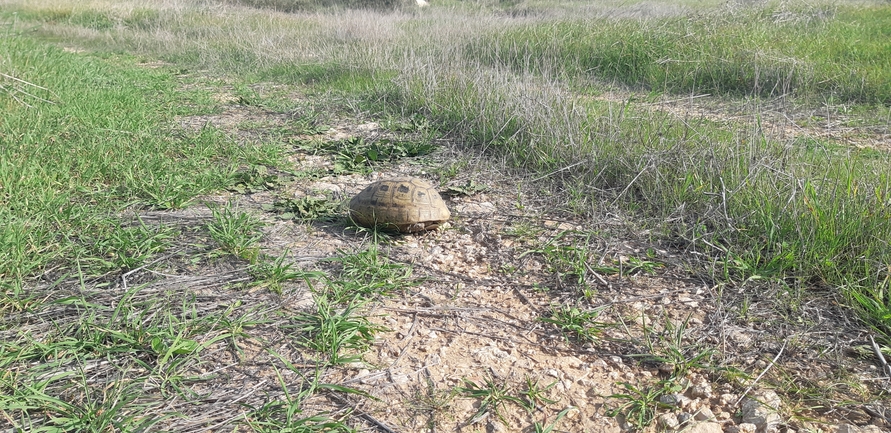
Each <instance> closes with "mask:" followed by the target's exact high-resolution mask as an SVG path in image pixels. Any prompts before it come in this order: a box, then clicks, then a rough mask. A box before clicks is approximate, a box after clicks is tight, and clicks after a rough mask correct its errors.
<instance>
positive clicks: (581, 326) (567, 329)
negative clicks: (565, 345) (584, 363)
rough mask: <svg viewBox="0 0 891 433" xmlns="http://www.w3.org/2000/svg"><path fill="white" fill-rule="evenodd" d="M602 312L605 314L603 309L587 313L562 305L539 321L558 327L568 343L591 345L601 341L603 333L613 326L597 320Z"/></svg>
mask: <svg viewBox="0 0 891 433" xmlns="http://www.w3.org/2000/svg"><path fill="white" fill-rule="evenodd" d="M601 312H603V308H595V309H593V310H587V311H585V310H581V309H579V308H577V307H570V306H566V305H561V306H559V307H551V313H550V315H548V316H546V317H541V318H539V319H538V320H539V321H541V322H544V323H550V324H553V325H556V326H557V328H558V329H560V332H561V333H562V334H563V337H564V338H566V340H567V341H575V342H578V343H591V342H594V341H597V340H599V339H600V335H601V334H602V333H603V331H604V330H605V329H606V328H609V327H611V326H612V325H611V324H609V323H606V322H599V321H597V320H595V319H597V317H599V316H600V313H601Z"/></svg>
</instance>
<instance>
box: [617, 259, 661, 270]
mask: <svg viewBox="0 0 891 433" xmlns="http://www.w3.org/2000/svg"><path fill="white" fill-rule="evenodd" d="M622 265H623V267H621V268H620V272H619V273H620V274H621V275H634V274H636V273H638V272H642V273H645V274H648V275H654V274H655V273H656V269H659V268H662V267H664V266H665V265H663V264H662V263H659V262H654V261H651V260H645V259H639V258H637V257H633V256H632V257H628V260H627V261H626V262H625V263H622Z"/></svg>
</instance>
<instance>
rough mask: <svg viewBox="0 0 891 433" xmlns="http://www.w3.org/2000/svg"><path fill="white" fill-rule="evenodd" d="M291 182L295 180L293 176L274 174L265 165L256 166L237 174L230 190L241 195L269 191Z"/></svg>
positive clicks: (233, 178)
mask: <svg viewBox="0 0 891 433" xmlns="http://www.w3.org/2000/svg"><path fill="white" fill-rule="evenodd" d="M291 180H293V176H289V175H282V174H274V173H271V172H270V171H269V168H268V167H266V166H265V165H261V164H256V165H252V166H251V167H250V168H248V169H247V170H244V171H239V172H237V173H235V174H234V175H233V177H232V184H231V185H230V186H229V190H230V191H234V192H237V193H239V194H247V193H254V192H259V191H269V190H273V189H276V188H278V187H280V186H282V185H283V184H285V183H287V182H290V181H291Z"/></svg>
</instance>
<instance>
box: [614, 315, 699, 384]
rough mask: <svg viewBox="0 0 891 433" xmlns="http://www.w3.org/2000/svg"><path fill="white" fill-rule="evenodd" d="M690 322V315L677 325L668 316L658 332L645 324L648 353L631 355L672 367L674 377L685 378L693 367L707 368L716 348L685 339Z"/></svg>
mask: <svg viewBox="0 0 891 433" xmlns="http://www.w3.org/2000/svg"><path fill="white" fill-rule="evenodd" d="M689 322H690V316H687V318H686V319H684V321H683V322H681V323H680V324H677V325H675V324H674V323H673V322H671V320H669V319H668V318H666V319H665V322H664V325H663V329H662V331H661V332H658V333H654V332H653V329H652V328H650V327H648V326H646V325H644V335H645V336H646V342H645V344H646V346H647V352H648V353H645V354H638V355H631V356H633V357H636V358H639V359H643V360H644V361H648V362H655V363H658V364H661V365H664V366H668V367H671V369H672V374H671V377H672V378H683V377H685V376H686V374H687V373H688V372H689V371H691V370H693V369H697V368H707V367H708V362H709V361H710V360H711V358H712V356H713V355H714V350H713V349H711V348H708V347H703V346H702V345H699V344H690V343H688V342H686V341H685V340H686V334H687V326H688V325H689ZM654 334H655V338H654V337H653V335H654Z"/></svg>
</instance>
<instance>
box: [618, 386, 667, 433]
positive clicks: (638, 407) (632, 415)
mask: <svg viewBox="0 0 891 433" xmlns="http://www.w3.org/2000/svg"><path fill="white" fill-rule="evenodd" d="M619 385H622V387H623V388H625V391H626V392H625V393H621V394H612V395H610V396H609V398H613V399H617V400H620V401H622V403H621V404H620V405H619V406H618V407H616V408H613V409H609V410H607V411H606V414H607V416H611V417H616V416H622V417H623V418H625V421H626V422H627V423H628V424H631V425H632V426H634V427H635V428H638V429H643V428H646V427H647V426H649V425H650V424H652V422H653V419H654V418H655V417H656V411H657V410H658V409H660V408H668V407H669V406H667V405H665V404H664V403H661V402H660V401H659V398H660V397H662V396H663V395H665V394H668V393H670V392H671V391H672V390H675V389H676V386H675V385H674V383H672V382H670V381H660V382H659V383H658V384H657V385H656V386H653V387H641V386H640V385H636V386H635V385H632V384H630V383H628V382H621V383H619Z"/></svg>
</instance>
